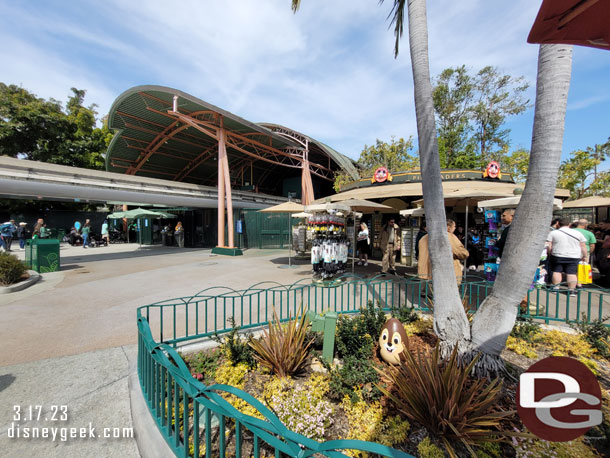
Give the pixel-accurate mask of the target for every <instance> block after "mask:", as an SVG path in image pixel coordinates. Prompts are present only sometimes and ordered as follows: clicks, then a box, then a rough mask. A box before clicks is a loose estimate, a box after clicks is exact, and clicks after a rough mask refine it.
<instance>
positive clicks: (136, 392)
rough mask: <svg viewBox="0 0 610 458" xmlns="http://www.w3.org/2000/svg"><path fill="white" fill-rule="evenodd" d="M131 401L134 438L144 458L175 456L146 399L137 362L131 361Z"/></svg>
mask: <svg viewBox="0 0 610 458" xmlns="http://www.w3.org/2000/svg"><path fill="white" fill-rule="evenodd" d="M129 366H130V367H129V399H130V401H131V402H130V403H131V421H132V424H133V431H134V438H135V440H136V444H137V446H138V451H139V452H140V456H141V457H142V458H167V457H171V456H175V453H174V452H173V451H172V449H171V448H169V445H167V442H165V439H164V438H163V436H162V435H161V432H160V431H159V429H158V427H157V424H156V422H155V420H154V419H153V417H152V414H151V413H150V411H149V410H148V405H147V404H146V400H145V399H144V395H143V393H142V389H141V387H140V380H139V379H138V369H137V362H136V361H129Z"/></svg>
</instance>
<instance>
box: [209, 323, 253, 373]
mask: <svg viewBox="0 0 610 458" xmlns="http://www.w3.org/2000/svg"><path fill="white" fill-rule="evenodd" d="M229 322H230V323H231V330H230V331H229V332H228V333H227V335H226V336H224V337H221V336H219V335H218V334H214V336H213V337H212V340H214V341H215V342H218V343H219V344H220V348H221V350H222V352H223V353H224V355H225V356H226V357H227V359H228V360H229V361H230V362H231V364H232V365H233V366H237V365H238V364H240V363H244V364H246V365H247V366H248V367H250V368H252V367H254V366H255V365H256V361H255V360H254V354H253V352H252V348H250V345H248V342H249V341H250V340H252V335H251V334H247V335H246V338H242V337H241V336H240V335H239V326H237V324H236V323H235V318H233V317H231V318H229Z"/></svg>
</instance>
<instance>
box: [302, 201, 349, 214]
mask: <svg viewBox="0 0 610 458" xmlns="http://www.w3.org/2000/svg"><path fill="white" fill-rule="evenodd" d="M329 210H337V211H344V212H349V211H351V209H350V207H349V206H347V205H344V204H343V202H332V203H331V202H327V203H324V204H313V205H308V206H307V207H305V211H306V212H308V213H310V212H326V211H329Z"/></svg>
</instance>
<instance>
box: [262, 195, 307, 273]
mask: <svg viewBox="0 0 610 458" xmlns="http://www.w3.org/2000/svg"><path fill="white" fill-rule="evenodd" d="M304 208H305V207H304V206H303V205H302V204H299V203H297V202H284V203H282V204H279V205H274V206H273V207H268V208H265V209H263V210H261V212H264V213H290V214H291V215H292V214H293V213H301V212H302V211H303V210H304ZM292 267H293V265H292V224H291V222H290V218H288V265H287V266H280V268H284V269H286V268H288V269H291V268H292ZM294 267H296V266H294Z"/></svg>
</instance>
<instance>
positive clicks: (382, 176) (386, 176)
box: [371, 167, 392, 183]
mask: <svg viewBox="0 0 610 458" xmlns="http://www.w3.org/2000/svg"><path fill="white" fill-rule="evenodd" d="M386 181H392V174H391V173H390V172H388V169H386V168H385V167H379V168H378V169H377V170H375V173H374V174H373V178H371V183H384V182H386Z"/></svg>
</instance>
